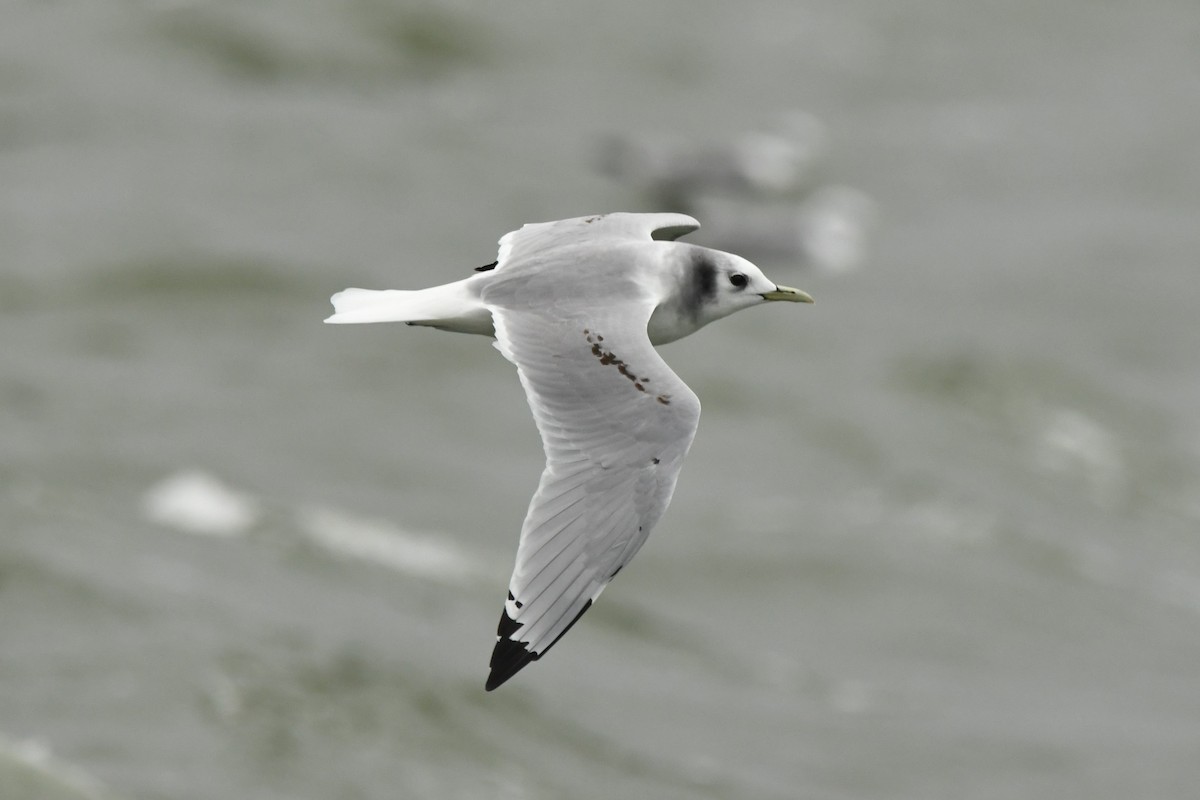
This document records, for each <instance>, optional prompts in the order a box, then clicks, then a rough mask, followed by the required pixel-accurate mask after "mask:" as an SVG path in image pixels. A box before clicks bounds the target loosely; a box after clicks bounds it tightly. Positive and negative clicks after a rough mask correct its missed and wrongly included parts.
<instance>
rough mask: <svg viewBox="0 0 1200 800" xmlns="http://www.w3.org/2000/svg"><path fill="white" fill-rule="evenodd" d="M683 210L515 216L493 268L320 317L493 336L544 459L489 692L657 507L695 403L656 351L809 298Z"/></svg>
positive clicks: (343, 301) (620, 558) (612, 568)
mask: <svg viewBox="0 0 1200 800" xmlns="http://www.w3.org/2000/svg"><path fill="white" fill-rule="evenodd" d="M699 227H700V223H698V222H697V221H696V220H694V219H692V218H691V217H689V216H685V215H683V214H630V213H613V214H601V215H595V216H588V217H577V218H575V219H565V220H559V221H557V222H541V223H535V224H530V225H525V226H524V227H523V228H521V229H520V230H517V231H513V232H511V233H508V234H506V235H505V236H503V237H502V238H501V239H500V252H499V256H498V258H497V259H496V261H495V263H493V264H488V265H487V266H484V267H479V268H478V269H477V270H476V273H477V274H475V275H473V276H471V277H469V278H466V279H464V280H460V281H456V282H454V283H448V284H445V285H443V286H434V287H432V288H429V289H421V290H418V291H402V290H385V291H374V290H367V289H346V290H345V291H342V292H339V293H337V294H335V295H334V296H333V298H332V302H333V307H334V311H335V313H334V314H333V316H331V317H329V318H328V319H326V320H325V321H326V322H332V323H358V322H406V323H408V324H410V325H427V326H429V327H433V328H440V329H442V330H448V331H459V332H462V333H476V334H482V335H485V336H495V339H496V340H495V343H494V344H495V346H496V348H497V349H499V351H500V352H501V353H502V354H503V355H504V357H505V358H507V359H508V360H509V361H511V362H513V363H514V364H516V366H517V374H518V376H519V377H520V379H521V385H522V386H523V387H524V388H525V395H526V397H527V398H528V400H529V407H530V408H531V409H532V411H533V417H534V420H535V421H536V423H537V428H538V432H539V433H540V434H541V437H542V444H543V447H544V449H545V452H546V468H545V471H544V472H542V478H541V482H540V483H539V485H538V488H537V492H536V493H535V494H534V496H533V500H532V501H531V502H530V504H529V510H528V512H527V513H526V516H525V523H524V525H523V526H522V528H521V539H520V543H519V544H518V547H517V559H516V566H515V568H514V570H513V574H512V579H511V580H510V582H509V585H508V599H507V600H506V601H505V603H504V611H503V613H502V614H501V617H500V624H499V627H498V628H497V633H496V645H495V648H494V650H493V651H492V659H491V664H490V668H491V670H490V673H489V675H488V679H487V683H486V688H487V689H488V690H489V691H490V690H492V689H495V688H496V687H497V686H499V685H500V684H502V683H504V682H505V681H506V680H508V679H509V678H511V677H512V676H513V675H514V674H516V673H517V672H518V671H519V670H520V669H521V668H522V667H524V666H525V665H526V664H528V663H529V662H531V661H536V660H537V659H539V658H541V657H542V656H543V655H545V653H546V651H547V650H549V649H550V648H551V647H552V646H553V645H554V644H555V643H556V642H557V641H558V640H559V639H560V638H562V636H563V634H565V633H566V632H567V631H568V630H569V629H570V628H571V626H572V625H574V624H575V622H576V621H577V620H578V619H579V617H580V616H582V615H583V613H584V612H585V611H587V610H588V608H589V607H590V606H591V605H592V603H593V602H594V601H595V600H596V598H597V597H599V595H600V592H601V591H603V590H604V587H606V586H607V585H608V583H609V582H610V581H611V580H612V579H613V577H614V576H616V574H617V573H618V572H619V571H620V570H621V568H622V567H624V566H625V565H626V564H627V563H629V561H630V559H632V558H633V556H634V555H635V554H636V553H637V551H638V549H639V548H641V546H642V544H643V543H644V542H645V541H646V537H647V536H648V535H649V534H650V530H651V528H653V527H654V525H655V523H657V522H658V520H659V519H660V518H661V517H662V515H663V512H664V511H666V508H667V504H668V503H669V502H670V500H671V494H672V493H673V492H674V491H675V482H676V479H677V478H678V477H679V470H680V467H681V466H682V465H683V458H684V456H685V455H687V451H688V448H689V447H690V446H691V444H692V438H693V437H694V436H695V433H696V426H697V423H698V422H699V419H700V401H699V399H697V397H696V395H695V394H694V393H693V392H692V390H691V389H689V388H688V386H687V384H685V383H684V382H683V381H682V380H680V378H679V376H677V375H676V374H675V373H674V372H672V371H671V368H670V367H669V366H667V364H666V362H665V361H663V359H662V358H661V357H660V356H659V355H658V352H657V351H655V349H654V347H653V346H654V345H660V344H664V343H666V342H672V341H675V340H676V339H680V338H682V337H684V336H687V335H688V334H690V333H693V332H695V331H696V330H698V329H700V328H701V327H703V326H705V325H707V324H708V323H710V322H713V321H714V320H718V319H721V318H722V317H725V316H728V315H729V314H732V313H733V312H735V311H738V310H740V309H743V308H750V307H751V306H757V305H762V304H763V303H766V302H769V301H773V300H788V301H792V302H801V303H811V302H812V298H811V297H809V296H808V295H807V294H806V293H804V292H802V291H800V290H799V289H792V288H789V287H786V286H777V285H776V284H775V283H773V282H772V281H770V280H768V279H767V278H766V277H765V276H764V275H763V274H762V272H761V271H759V269H758V267H756V266H754V265H753V264H751V263H750V262H749V261H747V260H746V259H744V258H741V257H740V256H736V255H732V254H730V253H724V252H721V251H719V250H710V249H708V248H704V247H698V246H696V245H691V244H685V243H682V242H676V241H674V240H675V239H677V238H679V237H680V236H683V235H684V234H687V233H690V232H692V231H694V230H696V229H697V228H699Z"/></svg>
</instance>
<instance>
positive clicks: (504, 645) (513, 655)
mask: <svg viewBox="0 0 1200 800" xmlns="http://www.w3.org/2000/svg"><path fill="white" fill-rule="evenodd" d="M506 616H507V615H506ZM537 658H538V654H537V653H534V652H532V651H530V650H526V649H525V643H524V642H514V641H513V640H512V639H506V638H501V639H499V640H497V641H496V649H494V650H493V651H492V661H491V664H490V666H491V672H489V673H488V678H487V683H485V684H484V685H483V688H484V689H486V690H487V691H489V692H490V691H492V690H493V689H495V688H496V687H497V686H499V685H500V684H502V683H504V682H505V681H506V680H508V679H509V678H511V677H512V676H513V675H516V674H517V673H518V672H520V671H521V670H522V669H524V667H525V665H526V664H528V663H529V662H530V661H537Z"/></svg>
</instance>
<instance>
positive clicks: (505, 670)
mask: <svg viewBox="0 0 1200 800" xmlns="http://www.w3.org/2000/svg"><path fill="white" fill-rule="evenodd" d="M526 277H527V276H524V275H522V276H519V277H518V279H517V280H511V279H510V280H507V281H501V282H499V283H497V284H493V285H492V286H490V287H489V288H488V289H487V290H485V294H484V302H485V303H486V304H487V305H488V307H489V308H490V309H491V311H492V316H493V318H494V319H495V323H496V346H497V348H498V349H499V350H500V352H501V353H503V354H504V356H505V357H506V358H508V360H510V361H512V362H513V363H514V364H516V365H517V371H518V373H519V375H520V378H521V384H522V385H523V386H524V387H525V394H526V397H527V398H528V400H529V406H530V408H531V409H532V410H533V417H534V420H535V421H536V422H537V427H538V431H539V432H540V433H541V436H542V444H543V446H544V448H545V451H546V469H545V471H544V472H543V473H542V478H541V482H540V483H539V485H538V489H537V492H536V494H534V496H533V500H532V501H531V502H530V505H529V511H528V513H527V515H526V517H525V523H524V525H523V527H522V529H521V540H520V544H519V546H518V548H517V561H516V567H515V569H514V570H513V575H512V580H511V581H510V583H509V590H508V600H507V601H506V602H505V604H504V613H503V615H502V616H501V618H500V625H499V628H498V630H497V637H496V638H497V641H496V647H495V650H494V651H493V653H492V661H491V673H490V675H489V677H488V682H487V688H488V689H489V690H490V689H494V688H495V687H497V686H499V685H500V684H501V683H503V682H504V681H505V680H507V679H508V678H510V677H512V675H514V674H515V673H516V672H517V671H518V670H520V669H521V668H522V667H524V666H525V665H526V664H528V663H529V662H530V661H533V660H536V659H538V658H540V657H541V656H542V655H543V654H544V653H545V652H546V651H547V650H549V649H550V647H551V646H552V645H553V644H554V643H555V642H556V641H558V639H559V638H560V637H561V636H562V635H563V634H564V633H566V632H567V629H569V628H570V627H571V625H573V624H574V623H575V621H576V620H577V619H578V618H579V617H580V616H581V615H582V614H583V612H584V611H586V610H587V609H588V607H589V606H590V605H591V604H592V601H593V600H595V599H596V597H597V596H599V594H600V592H601V591H602V590H603V589H604V587H605V586H606V585H608V582H609V581H611V580H612V578H613V576H614V575H616V574H617V572H618V571H619V570H620V569H621V567H623V566H624V565H625V564H626V563H628V562H629V560H630V559H631V558H633V556H634V554H635V553H636V552H637V551H638V549H639V548H640V547H641V546H642V543H643V542H644V541H645V540H646V537H647V535H649V533H650V529H651V528H652V527H653V526H654V524H655V523H656V522H658V520H659V518H660V517H661V516H662V514H663V512H664V511H665V510H666V508H667V504H668V503H669V502H670V500H671V494H672V493H673V492H674V490H675V481H676V479H677V478H678V476H679V469H680V467H681V466H682V464H683V458H684V456H685V455H686V454H687V451H688V448H689V447H690V446H691V443H692V437H693V436H694V435H695V433H696V426H697V424H698V422H699V419H700V401H699V400H698V399H697V398H696V395H695V394H694V393H693V392H692V390H691V389H689V388H688V386H687V384H685V383H684V382H683V381H682V380H681V379H680V378H679V376H677V375H676V374H675V373H674V372H672V371H671V368H670V367H669V366H667V364H666V362H665V361H663V359H662V358H661V357H660V356H659V355H658V353H657V352H656V351H655V350H654V348H653V347H652V346H651V345H650V341H649V339H648V338H647V336H646V322H647V321H648V320H649V318H650V314H651V313H652V311H653V307H652V303H651V302H650V301H648V300H639V299H636V298H633V297H625V298H619V299H617V300H614V299H613V298H611V297H609V298H607V299H606V300H605V303H604V304H603V305H600V306H599V307H597V306H595V305H592V304H585V303H582V302H572V301H570V300H569V299H568V300H563V299H553V300H551V301H549V302H548V303H547V304H545V305H536V304H535V301H534V299H533V298H536V297H539V296H541V293H539V292H537V291H536V287H532V288H531V287H530V286H528V284H530V283H531V282H533V283H536V279H534V280H533V281H531V280H525V279H524V278H526ZM593 296H594V295H593ZM546 305H549V307H546Z"/></svg>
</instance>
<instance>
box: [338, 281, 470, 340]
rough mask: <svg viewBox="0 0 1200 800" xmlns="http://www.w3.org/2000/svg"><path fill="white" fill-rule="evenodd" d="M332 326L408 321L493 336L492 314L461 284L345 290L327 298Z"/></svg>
mask: <svg viewBox="0 0 1200 800" xmlns="http://www.w3.org/2000/svg"><path fill="white" fill-rule="evenodd" d="M330 301H331V302H332V303H333V311H334V313H333V316H331V317H329V318H327V319H326V320H325V321H326V322H330V323H334V324H349V323H359V322H408V323H411V324H413V325H429V326H432V327H435V328H444V329H446V330H452V331H462V332H463V333H480V334H487V335H491V334H492V315H491V312H490V311H488V309H487V307H486V306H484V305H483V303H482V302H481V301H480V299H479V297H478V295H477V293H476V292H472V291H470V290H469V289H468V288H467V287H466V286H464V285H463V281H459V282H458V283H451V284H447V285H445V286H434V287H433V288H430V289H419V290H416V291H407V290H404V289H384V290H376V289H346V290H344V291H341V292H338V293H337V294H335V295H334V296H333V297H331V298H330Z"/></svg>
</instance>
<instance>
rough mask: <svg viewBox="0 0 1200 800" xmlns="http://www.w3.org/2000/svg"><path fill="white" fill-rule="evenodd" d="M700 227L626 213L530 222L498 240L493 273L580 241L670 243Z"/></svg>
mask: <svg viewBox="0 0 1200 800" xmlns="http://www.w3.org/2000/svg"><path fill="white" fill-rule="evenodd" d="M699 227H700V223H699V222H697V221H696V220H695V219H693V218H692V217H689V216H687V215H686V214H636V213H628V212H614V213H611V214H593V215H591V216H588V217H575V218H573V219H560V220H557V221H555V222H533V223H530V224H528V225H525V226H524V227H522V228H519V229H518V230H515V231H511V232H510V233H506V234H504V236H502V237H500V252H499V255H498V257H497V259H496V269H505V268H506V267H508V268H511V266H512V265H513V264H519V263H520V264H528V263H531V262H533V261H535V260H536V256H538V255H539V254H541V253H543V251H546V250H553V249H556V248H558V247H560V246H564V245H567V246H569V245H571V244H573V243H576V242H578V241H579V240H580V238H581V237H583V238H586V240H587V241H588V242H589V243H593V244H594V243H595V242H597V241H598V240H603V239H626V240H640V241H645V240H650V239H656V240H661V241H673V240H675V239H678V238H679V237H680V236H684V235H685V234H688V233H691V232H692V231H694V230H697V229H698V228H699Z"/></svg>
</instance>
